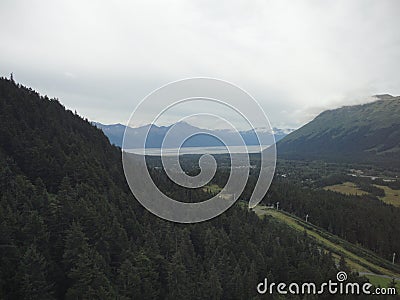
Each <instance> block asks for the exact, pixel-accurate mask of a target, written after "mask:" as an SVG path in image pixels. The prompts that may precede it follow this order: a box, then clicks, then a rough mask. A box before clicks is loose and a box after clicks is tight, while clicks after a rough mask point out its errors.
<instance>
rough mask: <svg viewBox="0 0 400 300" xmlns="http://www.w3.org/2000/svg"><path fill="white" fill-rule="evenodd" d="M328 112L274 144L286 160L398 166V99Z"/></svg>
mask: <svg viewBox="0 0 400 300" xmlns="http://www.w3.org/2000/svg"><path fill="white" fill-rule="evenodd" d="M375 97H376V99H377V100H376V101H374V102H370V103H367V104H362V105H354V106H344V107H341V108H338V109H333V110H327V111H324V112H322V113H321V114H320V115H318V116H317V117H316V118H315V119H314V120H312V121H311V122H309V123H308V124H306V125H304V126H303V127H301V128H299V129H298V130H296V131H294V132H292V133H290V134H289V135H287V136H286V137H285V138H283V139H282V140H281V141H279V142H278V144H277V149H278V155H279V156H280V157H281V158H286V159H306V160H326V161H336V162H347V163H354V162H356V163H365V164H373V165H379V164H382V165H383V166H390V167H400V160H399V157H400V118H399V116H400V96H397V97H394V96H391V95H388V94H385V95H377V96H375Z"/></svg>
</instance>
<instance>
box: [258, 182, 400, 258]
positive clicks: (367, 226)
mask: <svg viewBox="0 0 400 300" xmlns="http://www.w3.org/2000/svg"><path fill="white" fill-rule="evenodd" d="M264 201H265V202H266V203H267V202H272V203H274V202H277V201H279V203H280V207H281V208H282V209H283V210H285V211H288V212H290V213H293V214H295V215H297V216H299V217H300V218H304V217H305V216H306V215H307V214H308V215H309V221H310V222H311V223H313V224H315V225H317V226H320V227H322V228H324V229H326V230H328V231H329V232H331V233H333V234H335V235H338V236H340V237H342V238H344V239H346V240H347V241H349V242H352V243H358V244H361V245H362V246H364V247H366V248H368V249H370V250H372V251H374V252H376V253H377V254H379V255H380V256H381V257H383V258H385V259H388V260H389V259H391V257H392V255H393V253H394V252H396V253H399V251H400V239H399V237H400V218H399V217H398V216H399V214H400V209H399V208H396V207H394V206H391V205H388V204H385V203H384V202H382V201H380V200H379V199H377V198H376V197H375V196H372V195H363V196H350V195H342V194H340V193H335V192H331V191H325V190H322V189H315V188H309V187H304V186H301V185H300V184H295V183H292V182H291V181H290V180H288V179H284V178H276V179H275V180H274V182H273V185H272V187H271V189H270V191H269V192H268V195H267V196H266V198H265V200H264Z"/></svg>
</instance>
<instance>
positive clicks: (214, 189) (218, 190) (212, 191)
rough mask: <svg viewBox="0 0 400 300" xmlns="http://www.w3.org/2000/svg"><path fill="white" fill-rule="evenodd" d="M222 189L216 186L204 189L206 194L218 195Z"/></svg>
mask: <svg viewBox="0 0 400 300" xmlns="http://www.w3.org/2000/svg"><path fill="white" fill-rule="evenodd" d="M221 190H222V189H221V188H220V187H219V186H218V185H216V184H210V185H206V186H204V187H203V191H204V192H209V193H211V194H218V193H219V192H220V191H221Z"/></svg>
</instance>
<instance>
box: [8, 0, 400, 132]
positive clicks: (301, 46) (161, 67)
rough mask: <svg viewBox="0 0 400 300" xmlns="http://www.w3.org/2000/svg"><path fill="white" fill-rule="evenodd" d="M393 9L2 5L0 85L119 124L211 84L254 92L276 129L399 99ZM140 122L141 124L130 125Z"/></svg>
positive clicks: (180, 2)
mask: <svg viewBox="0 0 400 300" xmlns="http://www.w3.org/2000/svg"><path fill="white" fill-rule="evenodd" d="M399 8H400V2H399V1H396V0H394V1H388V0H383V1H363V0H358V1H346V0H343V1H313V0H309V1H281V0H279V1H278V0H276V1H250V2H249V1H244V0H243V1H210V0H207V1H185V0H175V1H153V0H150V1H117V2H115V1H113V2H110V1H96V2H91V3H89V2H82V1H79V2H78V1H50V0H47V1H39V2H31V1H26V2H24V1H10V0H5V1H2V2H1V3H0V35H1V40H2V42H1V44H0V66H1V70H0V72H1V73H2V74H1V75H8V74H9V73H10V72H14V73H15V78H16V80H19V81H20V82H22V83H24V84H26V85H29V86H32V87H33V88H36V89H38V90H39V91H40V92H43V93H47V94H49V95H50V96H54V97H58V98H60V100H61V101H62V102H63V103H64V104H65V105H66V106H67V107H70V108H72V109H77V110H78V112H79V113H81V114H83V115H84V116H87V117H88V118H89V119H95V120H99V121H102V122H105V123H108V122H123V123H124V122H125V121H126V120H127V118H128V117H129V115H130V111H131V110H133V108H134V107H135V105H136V104H137V103H138V102H139V101H140V100H141V99H142V98H143V97H144V96H145V95H146V94H148V93H149V92H151V91H152V90H153V89H155V88H158V87H159V86H161V85H163V84H165V83H167V82H169V81H174V80H177V79H180V78H185V77H191V76H208V77H217V78H221V79H225V80H228V81H231V82H233V83H235V84H237V85H239V86H241V87H243V88H245V89H246V90H247V91H248V92H250V93H251V94H252V95H253V96H255V98H256V99H257V100H258V101H259V102H260V103H261V104H262V106H263V108H264V109H265V110H266V112H267V114H268V115H269V117H270V119H271V122H272V125H273V126H283V127H294V126H299V125H301V124H303V123H304V122H307V121H309V120H310V119H311V118H313V117H314V116H315V114H317V113H318V112H320V111H322V110H323V109H326V108H333V107H337V106H341V105H343V104H345V103H349V104H350V103H358V102H357V101H358V100H357V99H366V98H367V96H369V95H373V94H380V93H391V94H395V95H396V94H400V77H399V76H398V74H397V73H398V70H399V67H400V30H399V29H398V28H400V20H399V18H398V11H399ZM138 123H140V120H138Z"/></svg>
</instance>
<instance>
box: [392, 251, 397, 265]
mask: <svg viewBox="0 0 400 300" xmlns="http://www.w3.org/2000/svg"><path fill="white" fill-rule="evenodd" d="M395 258H396V252H395V253H393V260H392V264H394V259H395Z"/></svg>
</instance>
